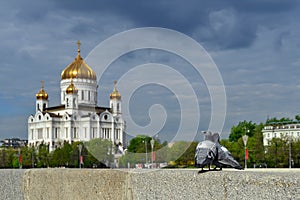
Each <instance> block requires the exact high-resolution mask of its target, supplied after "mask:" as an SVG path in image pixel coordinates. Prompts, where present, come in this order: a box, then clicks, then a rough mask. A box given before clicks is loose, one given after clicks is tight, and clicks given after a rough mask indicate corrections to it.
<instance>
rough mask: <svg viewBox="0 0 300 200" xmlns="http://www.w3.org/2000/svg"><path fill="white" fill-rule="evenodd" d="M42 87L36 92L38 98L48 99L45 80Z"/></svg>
mask: <svg viewBox="0 0 300 200" xmlns="http://www.w3.org/2000/svg"><path fill="white" fill-rule="evenodd" d="M41 83H42V87H41V89H40V91H39V92H38V93H36V95H35V96H36V99H39V100H48V94H47V93H46V92H45V90H44V81H41Z"/></svg>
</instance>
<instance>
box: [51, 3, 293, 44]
mask: <svg viewBox="0 0 300 200" xmlns="http://www.w3.org/2000/svg"><path fill="white" fill-rule="evenodd" d="M296 5H297V1H296V0H287V1H280V0H275V1H273V0H256V1H250V0H246V1H236V0H231V1H221V0H219V1H210V2H208V1H198V0H194V1H179V0H178V1H151V2H149V1H139V0H134V1H130V2H129V1H122V0H118V1H96V2H95V3H93V4H89V3H86V2H83V1H56V6H57V8H58V9H63V10H67V11H71V12H73V11H74V10H75V11H76V12H79V13H85V14H88V15H89V14H91V15H101V13H114V14H115V15H119V16H121V17H124V18H127V19H129V20H132V21H133V22H134V23H135V24H136V27H140V26H158V27H165V28H170V29H174V30H177V31H180V32H183V33H186V34H188V35H192V36H194V37H195V38H196V39H198V41H199V42H202V43H204V44H205V45H206V46H207V47H208V48H221V49H234V48H241V47H247V46H250V45H251V44H252V43H253V41H255V38H256V36H257V35H256V33H257V28H258V26H260V25H261V26H272V25H273V26H274V25H276V23H277V22H278V21H280V20H281V18H282V14H283V13H285V12H289V11H291V10H293V9H294V8H295V7H296ZM199 29H200V30H199Z"/></svg>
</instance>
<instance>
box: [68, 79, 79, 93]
mask: <svg viewBox="0 0 300 200" xmlns="http://www.w3.org/2000/svg"><path fill="white" fill-rule="evenodd" d="M77 92H78V90H77V88H76V87H75V85H74V84H73V80H71V84H70V85H69V86H68V87H67V89H66V93H67V94H77Z"/></svg>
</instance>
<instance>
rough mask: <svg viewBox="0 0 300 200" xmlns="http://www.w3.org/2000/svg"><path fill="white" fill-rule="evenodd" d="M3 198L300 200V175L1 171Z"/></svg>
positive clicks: (292, 172) (266, 172) (269, 171)
mask: <svg viewBox="0 0 300 200" xmlns="http://www.w3.org/2000/svg"><path fill="white" fill-rule="evenodd" d="M0 177H1V184H0V199H14V200H16V199H30V200H34V199H38V200H41V199H55V200H57V199H117V200H119V199H125V200H127V199H128V200H132V199H218V200H219V199H220V200H223V199H224V200H226V199H251V200H252V199H264V200H267V199H300V170H299V169H298V170H296V169H293V170H289V169H282V170H278V169H277V170H272V169H264V170H258V169H256V170H249V169H248V170H245V171H238V170H224V171H220V172H207V173H203V174H198V173H197V170H188V169H184V170H181V169H174V170H173V169H172V170H155V171H151V170H110V169H106V170H102V169H95V170H94V169H82V170H80V169H32V170H0Z"/></svg>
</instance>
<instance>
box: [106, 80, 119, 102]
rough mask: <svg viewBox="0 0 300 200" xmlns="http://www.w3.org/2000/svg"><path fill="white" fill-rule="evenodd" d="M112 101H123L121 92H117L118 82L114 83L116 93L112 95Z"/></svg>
mask: <svg viewBox="0 0 300 200" xmlns="http://www.w3.org/2000/svg"><path fill="white" fill-rule="evenodd" d="M109 96H110V99H118V100H121V94H120V92H119V91H118V90H117V81H114V91H113V92H112V93H110V95H109Z"/></svg>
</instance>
